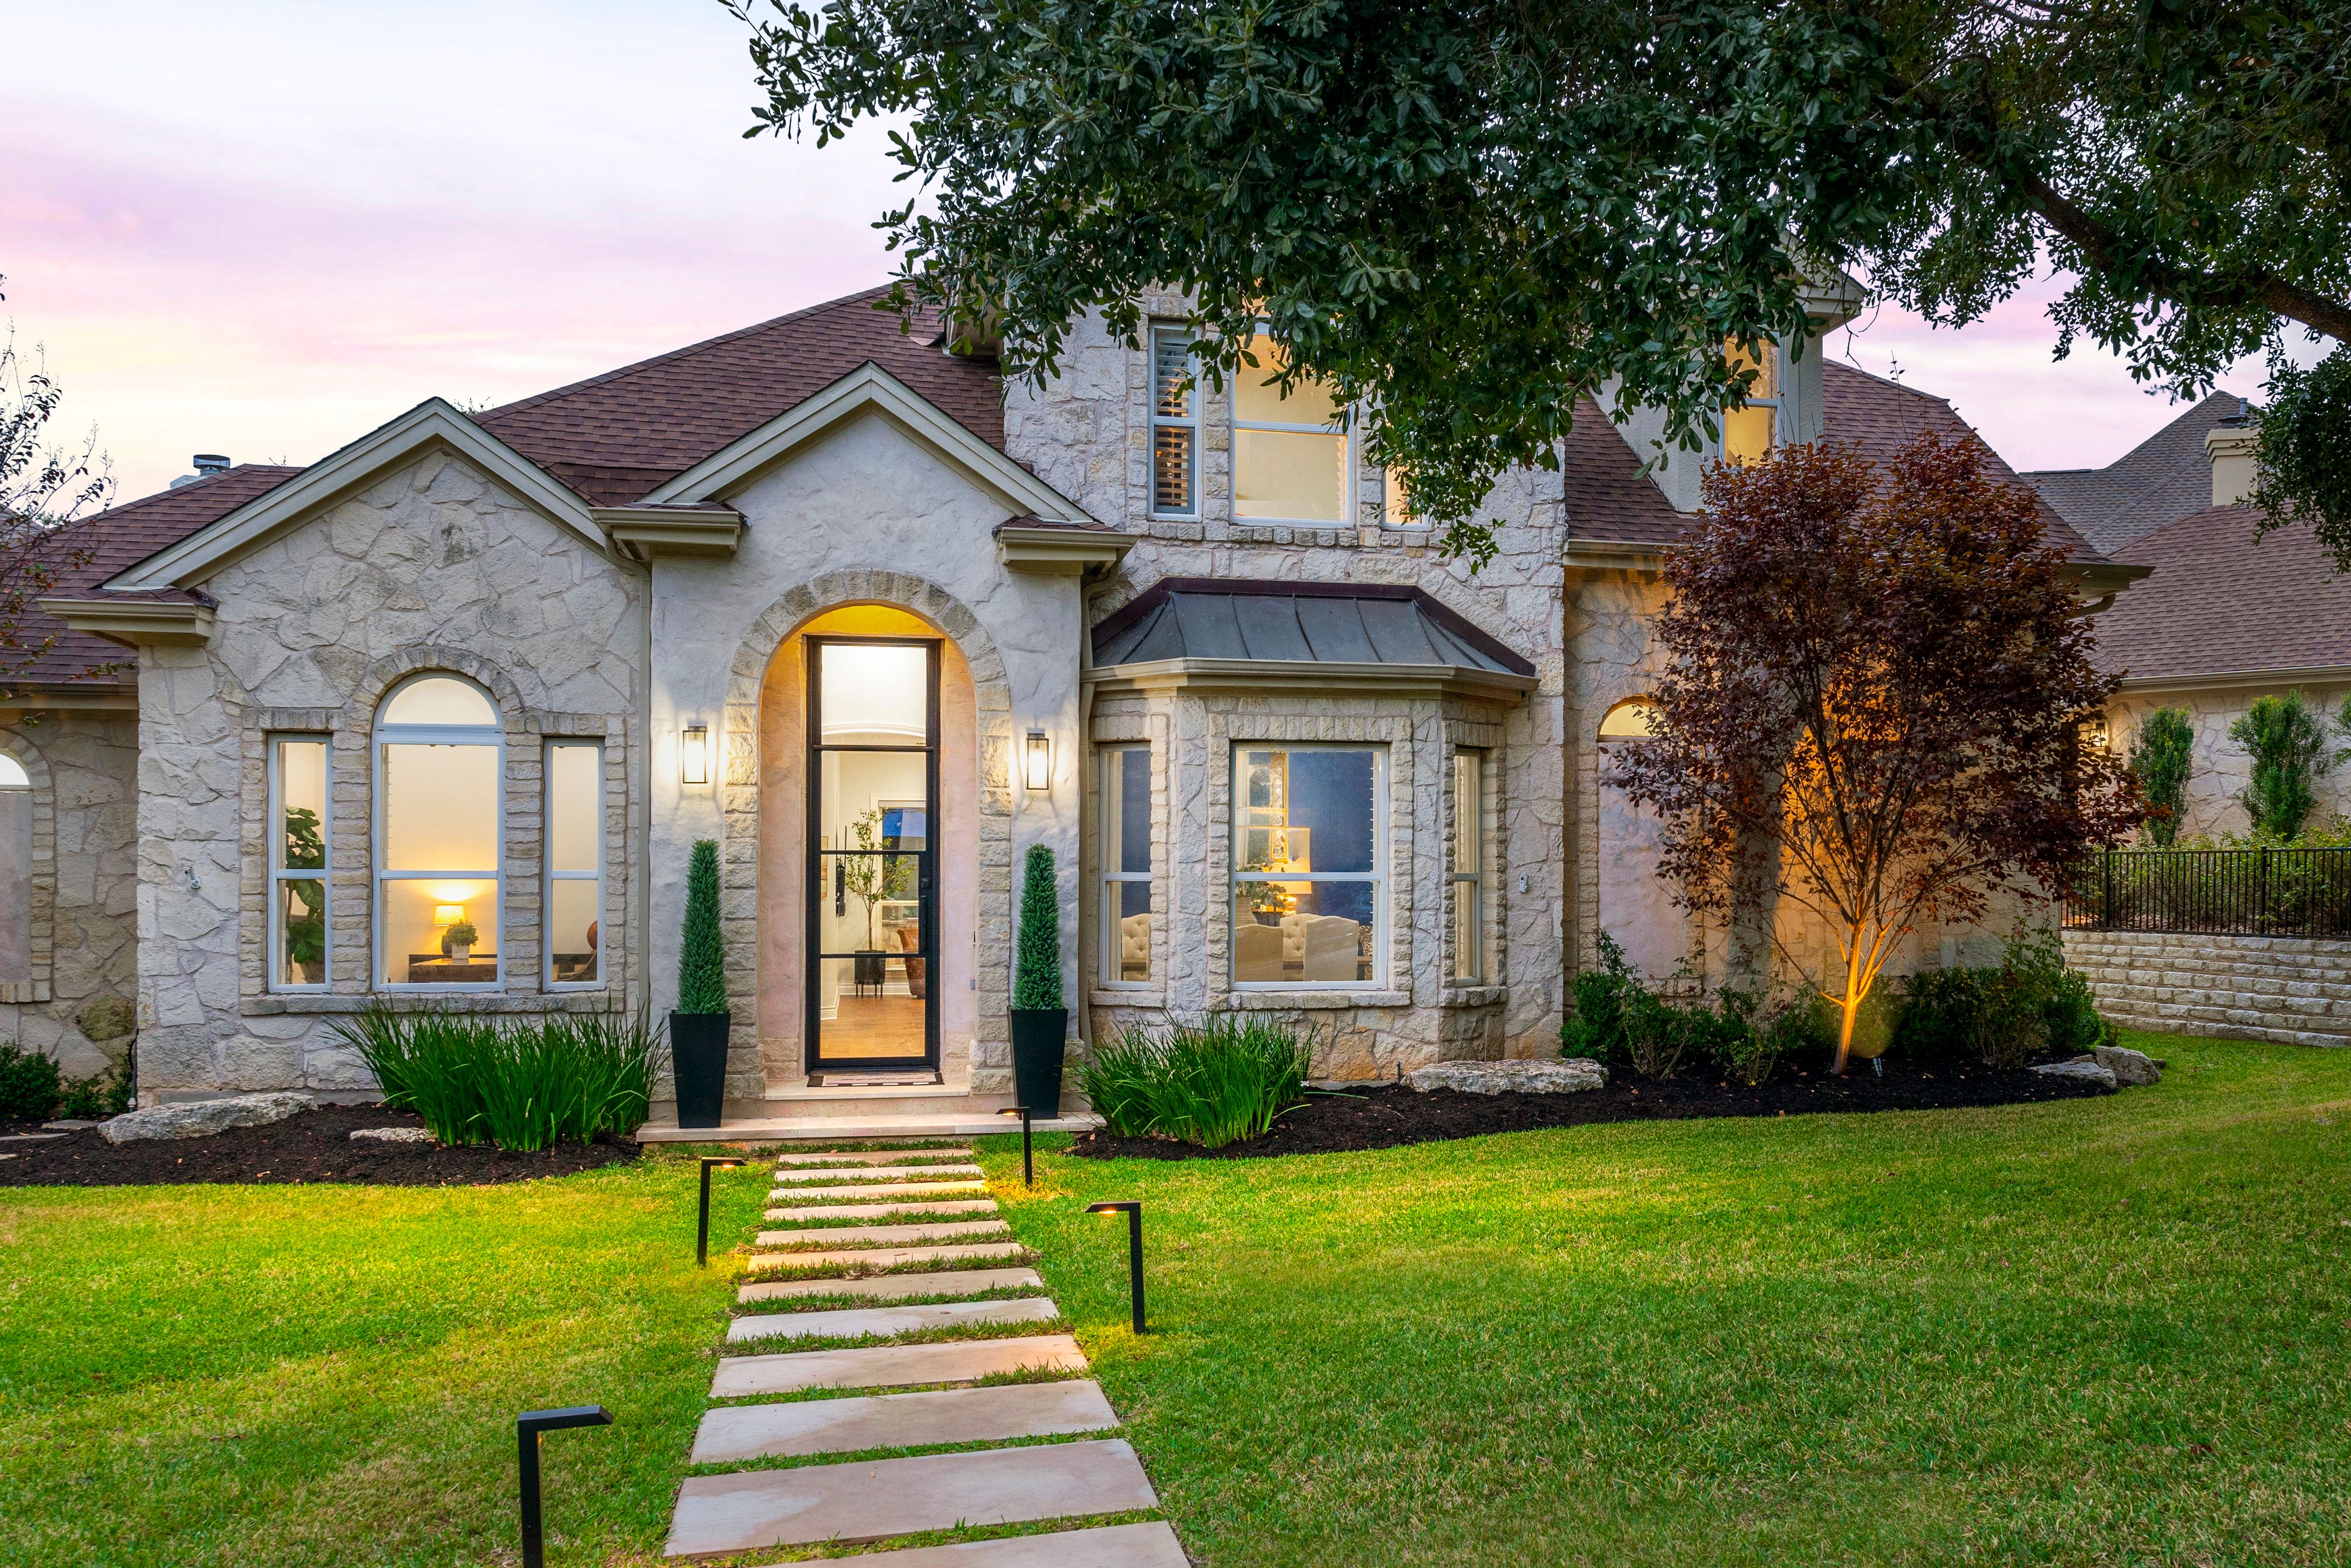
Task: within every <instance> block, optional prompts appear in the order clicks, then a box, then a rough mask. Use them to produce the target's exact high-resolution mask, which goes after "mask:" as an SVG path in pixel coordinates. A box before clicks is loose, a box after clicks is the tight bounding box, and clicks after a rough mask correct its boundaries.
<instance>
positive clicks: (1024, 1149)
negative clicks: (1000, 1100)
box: [997, 1105, 1037, 1186]
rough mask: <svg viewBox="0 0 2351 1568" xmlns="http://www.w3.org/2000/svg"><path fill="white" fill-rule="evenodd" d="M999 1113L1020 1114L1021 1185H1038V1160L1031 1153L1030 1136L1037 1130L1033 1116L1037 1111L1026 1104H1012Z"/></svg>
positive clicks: (1004, 1114) (1003, 1114) (1002, 1114)
mask: <svg viewBox="0 0 2351 1568" xmlns="http://www.w3.org/2000/svg"><path fill="white" fill-rule="evenodd" d="M997 1114H998V1115H999V1116H1018V1117H1019V1118H1020V1185H1021V1186H1036V1185H1037V1162H1036V1158H1035V1156H1034V1155H1031V1154H1030V1153H1029V1135H1030V1134H1031V1133H1032V1132H1033V1131H1034V1130H1035V1129H1034V1122H1033V1118H1034V1117H1035V1116H1036V1114H1037V1113H1036V1112H1034V1111H1031V1110H1030V1109H1029V1107H1028V1106H1026V1105H1012V1106H1008V1107H1006V1108H1005V1109H1004V1110H1001V1111H998V1113H997Z"/></svg>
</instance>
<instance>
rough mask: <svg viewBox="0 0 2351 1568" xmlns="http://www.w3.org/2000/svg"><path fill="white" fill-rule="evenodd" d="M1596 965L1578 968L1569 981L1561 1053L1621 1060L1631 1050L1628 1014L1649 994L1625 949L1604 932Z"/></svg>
mask: <svg viewBox="0 0 2351 1568" xmlns="http://www.w3.org/2000/svg"><path fill="white" fill-rule="evenodd" d="M1599 948H1600V963H1599V965H1598V967H1594V968H1590V969H1583V970H1579V971H1578V972H1577V974H1576V977H1575V978H1574V979H1573V980H1572V981H1570V982H1569V984H1568V1002H1567V1019H1566V1021H1565V1022H1563V1023H1562V1024H1561V1026H1560V1054H1561V1055H1562V1056H1588V1057H1590V1058H1591V1059H1592V1060H1593V1061H1622V1060H1623V1059H1624V1058H1625V1056H1626V1055H1627V1054H1628V1052H1629V1049H1630V1043H1631V1042H1630V1040H1629V1039H1628V1037H1627V1030H1626V1028H1625V1011H1626V1009H1628V1008H1629V1007H1632V1006H1634V1005H1636V1003H1635V998H1639V997H1642V996H1645V995H1646V994H1647V988H1646V987H1645V986H1643V985H1642V984H1641V977H1640V976H1638V975H1636V974H1635V973H1634V972H1633V967H1632V966H1631V965H1629V964H1627V963H1625V949H1623V948H1622V947H1619V946H1617V945H1616V942H1615V939H1614V937H1612V936H1609V935H1608V933H1606V932H1605V931H1603V932H1602V933H1601V934H1600V938H1599Z"/></svg>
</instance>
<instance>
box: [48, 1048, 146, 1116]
mask: <svg viewBox="0 0 2351 1568" xmlns="http://www.w3.org/2000/svg"><path fill="white" fill-rule="evenodd" d="M130 1109H131V1065H130V1063H128V1062H125V1063H123V1064H122V1065H121V1066H119V1067H110V1068H109V1069H107V1070H106V1071H104V1072H98V1073H93V1074H91V1075H90V1076H89V1077H88V1078H76V1079H73V1080H71V1081H70V1082H68V1083H67V1084H66V1086H65V1098H64V1099H63V1100H61V1101H60V1102H59V1103H58V1104H57V1114H58V1115H60V1116H68V1117H71V1118H73V1119H74V1120H76V1121H83V1122H102V1121H104V1120H106V1118H108V1117H109V1116H120V1115H121V1114H122V1113H124V1112H125V1111H128V1110H130Z"/></svg>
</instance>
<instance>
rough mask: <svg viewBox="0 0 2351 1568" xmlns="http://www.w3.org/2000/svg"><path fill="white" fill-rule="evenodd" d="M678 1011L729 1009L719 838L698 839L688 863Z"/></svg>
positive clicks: (696, 1012)
mask: <svg viewBox="0 0 2351 1568" xmlns="http://www.w3.org/2000/svg"><path fill="white" fill-rule="evenodd" d="M677 1010H678V1011H680V1012H682V1013H688V1014H708V1013H723V1012H725V1011H726V940H725V938H724V937H723V936H721V935H720V933H719V929H718V841H717V840H716V839H696V840H695V841H694V854H693V857H692V858H691V859H689V860H688V861H687V862H686V865H685V929H684V933H683V935H682V937H681V939H680V942H679V946H678V958H677Z"/></svg>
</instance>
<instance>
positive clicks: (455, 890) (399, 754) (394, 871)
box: [375, 674, 506, 990]
mask: <svg viewBox="0 0 2351 1568" xmlns="http://www.w3.org/2000/svg"><path fill="white" fill-rule="evenodd" d="M505 780H506V731H505V729H504V727H502V726H501V725H500V724H499V722H498V713H497V708H496V706H495V705H494V704H493V703H492V702H491V701H490V698H489V695H488V694H487V693H486V692H484V691H483V690H482V689H481V688H480V687H479V686H477V685H474V684H473V683H472V682H471V681H468V680H465V679H463V678H461V677H459V676H456V675H449V674H426V675H418V676H415V677H413V678H412V679H410V680H408V681H406V682H403V683H402V685H399V686H397V687H395V688H394V689H393V691H392V694H391V695H389V696H387V697H386V698H385V699H384V703H383V706H382V708H381V710H379V712H378V714H377V716H376V727H375V800H376V831H375V845H376V864H375V876H376V965H377V975H378V977H379V980H380V983H381V984H383V985H385V986H389V987H395V988H402V987H410V986H418V987H434V988H444V987H460V986H463V987H471V988H475V989H482V990H489V989H495V988H496V987H497V984H498V978H499V967H498V947H499V941H498V938H499V925H500V921H499V915H500V913H501V911H502V909H503V907H504V904H505V897H504V894H505V877H504V872H505V855H504V853H503V852H502V851H503V840H502V835H501V833H500V831H499V830H500V824H501V822H502V821H503V820H504V817H505V810H504V805H505V794H506V791H505Z"/></svg>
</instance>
